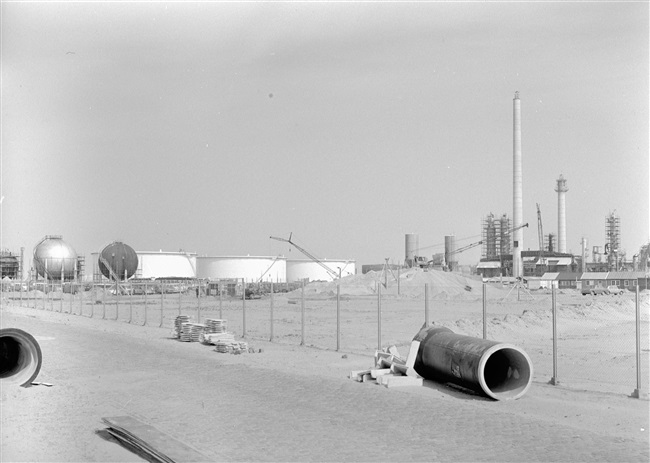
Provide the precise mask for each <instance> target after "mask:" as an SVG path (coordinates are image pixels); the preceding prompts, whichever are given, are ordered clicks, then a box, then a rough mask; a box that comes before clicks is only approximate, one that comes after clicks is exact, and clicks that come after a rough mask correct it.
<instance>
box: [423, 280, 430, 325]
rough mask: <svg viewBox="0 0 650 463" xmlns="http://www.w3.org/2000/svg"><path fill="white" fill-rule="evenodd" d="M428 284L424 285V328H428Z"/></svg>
mask: <svg viewBox="0 0 650 463" xmlns="http://www.w3.org/2000/svg"><path fill="white" fill-rule="evenodd" d="M429 323H430V319H429V283H426V284H425V285H424V326H429Z"/></svg>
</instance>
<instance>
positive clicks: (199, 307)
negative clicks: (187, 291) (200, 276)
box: [196, 280, 201, 323]
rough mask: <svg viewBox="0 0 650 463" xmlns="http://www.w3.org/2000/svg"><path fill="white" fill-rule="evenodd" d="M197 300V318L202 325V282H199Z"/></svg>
mask: <svg viewBox="0 0 650 463" xmlns="http://www.w3.org/2000/svg"><path fill="white" fill-rule="evenodd" d="M196 299H197V309H196V316H197V320H196V322H197V323H201V280H199V285H198V294H197V296H196Z"/></svg>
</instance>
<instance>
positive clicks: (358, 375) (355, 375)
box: [350, 370, 370, 382]
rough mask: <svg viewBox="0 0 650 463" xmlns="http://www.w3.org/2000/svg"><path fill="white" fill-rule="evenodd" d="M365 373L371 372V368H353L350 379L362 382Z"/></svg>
mask: <svg viewBox="0 0 650 463" xmlns="http://www.w3.org/2000/svg"><path fill="white" fill-rule="evenodd" d="M365 374H370V370H352V371H351V372H350V379H351V380H352V381H359V382H360V381H361V380H362V378H363V375H365Z"/></svg>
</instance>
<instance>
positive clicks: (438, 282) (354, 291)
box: [287, 269, 505, 300]
mask: <svg viewBox="0 0 650 463" xmlns="http://www.w3.org/2000/svg"><path fill="white" fill-rule="evenodd" d="M398 278H399V283H398ZM337 284H340V286H341V296H345V297H355V296H357V297H362V296H374V295H377V291H378V287H379V286H380V285H381V292H382V296H387V297H404V298H417V299H420V298H424V293H425V285H427V284H428V285H429V297H430V298H431V299H437V300H476V299H479V298H481V297H482V285H483V283H482V281H481V279H480V277H478V278H473V277H468V276H464V275H460V274H456V273H451V272H442V271H438V270H432V271H426V272H425V271H423V270H421V269H407V270H403V271H401V272H400V273H399V275H398V274H397V272H395V271H393V272H391V273H388V274H385V273H381V272H368V273H365V274H361V275H351V276H348V277H344V278H341V280H339V281H338V282H318V281H316V282H312V283H309V284H308V285H306V286H305V297H306V298H309V299H329V298H332V297H336V286H337ZM488 293H489V294H488V296H489V297H499V296H501V297H503V295H505V290H503V289H501V288H496V287H494V286H488ZM287 296H288V297H290V298H295V297H300V290H296V291H292V292H290V293H288V295H287Z"/></svg>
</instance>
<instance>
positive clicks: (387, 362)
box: [377, 358, 393, 368]
mask: <svg viewBox="0 0 650 463" xmlns="http://www.w3.org/2000/svg"><path fill="white" fill-rule="evenodd" d="M392 364H393V362H392V360H391V359H385V358H380V359H379V363H378V364H377V366H378V367H379V368H390V366H391V365H392Z"/></svg>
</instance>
